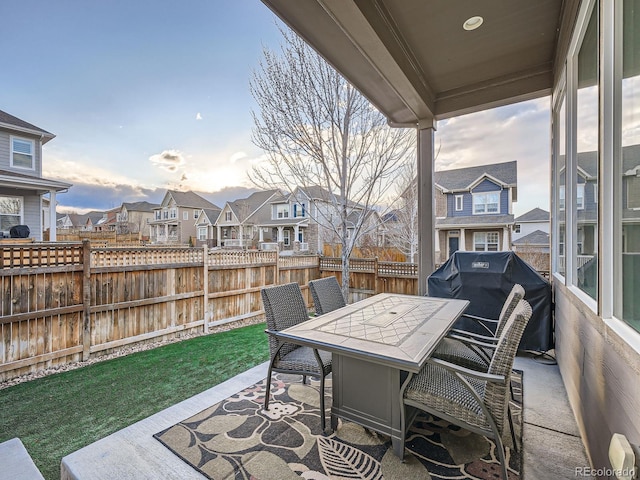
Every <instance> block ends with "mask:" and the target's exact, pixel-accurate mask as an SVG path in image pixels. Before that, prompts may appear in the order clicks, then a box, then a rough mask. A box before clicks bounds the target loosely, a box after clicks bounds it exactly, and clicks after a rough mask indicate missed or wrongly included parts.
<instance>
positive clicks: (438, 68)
mask: <svg viewBox="0 0 640 480" xmlns="http://www.w3.org/2000/svg"><path fill="white" fill-rule="evenodd" d="M262 1H263V3H265V4H266V5H267V6H268V7H269V8H271V9H272V10H273V11H274V12H275V13H276V14H277V15H278V17H279V18H280V19H282V21H283V22H285V23H286V24H287V25H288V26H290V27H291V28H292V29H293V30H294V31H296V32H297V33H298V34H299V35H300V36H301V37H302V38H305V39H308V40H309V42H310V43H311V45H312V47H313V48H314V49H315V50H316V51H318V52H319V54H320V55H322V56H323V57H324V58H325V59H327V60H328V61H329V63H330V64H331V65H334V66H335V67H336V68H337V69H338V71H339V72H340V73H341V74H342V75H343V76H344V77H345V78H347V79H348V80H349V81H350V83H351V84H352V85H354V86H355V88H357V89H358V90H360V91H361V92H363V93H364V94H365V95H366V96H367V98H369V100H370V101H371V102H372V103H373V104H374V105H375V106H376V107H377V108H378V110H379V111H381V112H382V113H383V114H384V115H385V116H386V117H387V120H388V123H389V124H390V125H393V126H402V127H407V126H412V127H415V128H416V129H417V135H416V137H417V139H416V145H417V147H418V148H417V152H418V153H417V157H418V158H417V163H418V165H419V168H418V176H419V181H418V185H419V187H420V188H419V189H418V190H419V191H418V209H419V211H420V212H421V215H420V218H419V222H418V228H419V231H420V234H419V244H420V247H419V249H418V251H419V257H418V278H419V280H418V293H419V294H424V293H425V292H426V288H427V282H426V279H427V277H428V276H429V275H430V273H431V272H432V271H433V268H434V263H435V260H436V257H435V253H436V252H435V249H434V246H435V245H434V238H433V236H432V232H433V230H434V227H435V226H436V225H435V220H434V216H433V211H434V208H433V207H434V205H433V202H434V191H435V190H437V186H436V185H435V182H434V178H433V165H434V151H435V148H434V144H435V128H436V126H437V123H438V121H439V120H444V119H450V118H454V117H456V116H459V115H464V114H469V113H473V112H481V111H483V110H487V109H489V108H494V107H499V106H505V105H510V104H515V103H517V102H520V101H523V100H531V99H534V98H537V99H540V100H539V102H544V100H542V99H543V98H548V99H549V102H548V108H549V110H550V112H551V135H550V149H549V150H550V152H551V159H550V166H551V198H550V200H551V201H550V205H551V209H550V210H551V240H552V241H551V257H552V274H551V276H552V285H553V291H554V292H553V293H554V295H553V298H554V310H555V311H554V314H555V316H554V320H555V321H554V326H555V342H556V348H555V355H556V358H557V363H558V367H559V369H560V372H561V374H562V381H563V383H564V385H563V386H564V388H565V389H566V392H567V394H568V398H569V402H570V405H571V407H572V411H573V412H574V414H575V417H576V421H577V426H578V429H579V433H580V436H581V440H582V442H580V440H578V441H577V442H576V443H573V441H574V439H572V438H571V437H570V436H569V435H564V436H563V437H562V439H561V440H560V438H558V437H555V439H554V441H558V440H560V441H559V442H558V443H557V444H558V445H562V446H565V447H566V446H569V450H571V449H572V448H581V444H584V446H585V447H586V451H587V455H588V459H589V462H588V465H585V467H587V468H585V470H588V471H591V472H612V471H613V470H612V469H611V468H612V460H611V459H610V458H611V457H610V455H609V453H610V450H609V446H610V445H611V440H612V436H613V434H619V435H622V436H625V437H626V438H627V439H628V441H629V442H630V443H631V445H639V444H640V416H639V415H638V414H637V413H638V411H639V410H640V396H639V395H638V384H639V383H638V375H639V372H638V365H640V264H639V263H640V261H639V260H638V259H640V248H639V247H640V245H637V244H636V243H635V239H636V238H638V237H637V232H638V227H639V222H637V221H636V220H635V217H634V215H635V214H636V213H637V210H634V209H635V208H640V205H638V203H637V202H638V198H636V197H635V195H636V192H637V191H638V189H636V184H637V183H638V181H637V172H638V170H636V169H635V168H633V167H631V168H625V162H626V158H627V155H628V154H627V153H626V152H627V151H628V150H627V149H628V147H630V146H637V145H640V135H638V133H639V130H638V116H637V112H638V111H640V95H638V85H640V68H639V65H640V61H639V60H638V59H639V58H640V53H639V52H640V44H639V43H638V40H637V39H638V37H639V35H640V9H639V8H638V2H637V1H636V0H616V1H610V0H538V1H535V2H531V1H525V0H518V1H514V2H437V5H435V2H425V1H422V0H405V1H402V2H391V1H386V0H380V1H376V2H362V1H357V0H341V1H340V2H326V1H323V0H307V1H305V2H291V1H288V0H262ZM483 18H484V19H485V20H487V21H484V22H483V21H482V19H483ZM465 19H468V20H467V21H465ZM488 19H490V21H488ZM474 28H477V30H473V29H474ZM527 118H530V117H527ZM531 118H532V117H531ZM525 121H526V120H525ZM532 122H533V120H532ZM532 125H533V123H532ZM531 141H536V140H535V139H534V138H531ZM590 151H595V152H597V153H596V156H597V158H598V162H597V164H596V165H595V166H596V167H597V168H596V169H595V170H592V171H589V170H588V169H585V170H587V172H588V173H589V176H590V177H593V178H592V179H591V182H593V183H592V188H591V190H592V191H593V192H594V193H595V192H597V194H596V195H595V196H594V200H595V199H596V198H597V210H596V214H595V218H594V220H595V222H592V223H590V226H589V228H591V229H593V230H594V232H593V236H592V238H593V239H594V242H593V249H592V250H593V252H594V256H593V257H592V259H591V260H590V265H589V266H588V269H589V270H590V271H591V272H592V273H591V274H590V278H591V279H595V280H596V281H597V282H598V283H597V285H596V287H597V288H587V284H586V283H585V273H586V272H585V268H584V267H585V265H581V264H580V262H577V261H576V260H577V257H578V255H579V252H581V253H582V254H583V255H584V254H585V252H587V251H588V250H589V248H590V246H587V243H588V242H589V237H591V235H592V233H588V232H586V231H584V232H583V234H582V235H579V234H578V232H579V228H580V226H581V225H579V221H580V216H581V210H584V208H582V209H581V208H580V201H579V198H578V196H579V195H580V194H581V192H580V190H581V188H582V187H579V185H580V184H581V183H584V180H581V179H580V175H579V172H580V169H581V168H583V167H582V166H581V162H580V155H581V154H582V153H583V152H590ZM565 169H566V176H565V172H564V171H565ZM541 170H543V169H541ZM634 175H635V177H636V178H634ZM596 185H597V187H596ZM585 188H587V189H588V187H585ZM586 194H587V192H585V196H586ZM583 202H584V203H585V205H586V197H585V199H584V200H583ZM636 205H638V206H636ZM587 220H590V219H589V218H588V216H587V215H585V224H586V221H587ZM630 239H631V241H629V240H630ZM507 245H508V243H507ZM438 250H439V248H438ZM594 274H595V275H594ZM553 390H556V391H557V390H562V387H560V388H555V387H554V388H553ZM544 435H552V438H553V436H554V432H553V431H551V430H546V431H545V433H544ZM617 438H619V437H617ZM614 454H615V455H613V456H615V457H616V458H618V459H622V458H625V459H628V460H631V458H629V457H631V455H629V454H628V453H625V454H622V452H621V450H620V449H618V450H617V451H614ZM631 461H632V460H631ZM616 465H620V463H616ZM629 470H632V469H631V468H630V469H629ZM618 472H619V470H618ZM615 473H616V472H614V474H615ZM586 475H589V473H587V474H586ZM629 475H632V474H629ZM629 475H628V476H629ZM567 476H569V475H568V472H567ZM603 476H607V475H606V473H605V474H604V475H603Z"/></svg>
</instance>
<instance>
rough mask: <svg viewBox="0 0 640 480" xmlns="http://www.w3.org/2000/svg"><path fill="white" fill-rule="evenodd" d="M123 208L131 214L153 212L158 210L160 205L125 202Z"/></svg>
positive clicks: (145, 202)
mask: <svg viewBox="0 0 640 480" xmlns="http://www.w3.org/2000/svg"><path fill="white" fill-rule="evenodd" d="M122 206H123V207H124V208H126V209H127V210H128V211H130V212H149V213H151V212H153V209H154V208H158V207H159V206H160V205H159V204H157V203H149V202H147V201H141V202H123V204H122Z"/></svg>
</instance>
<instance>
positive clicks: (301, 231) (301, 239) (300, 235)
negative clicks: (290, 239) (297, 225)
mask: <svg viewBox="0 0 640 480" xmlns="http://www.w3.org/2000/svg"><path fill="white" fill-rule="evenodd" d="M303 232H304V230H302V229H300V230H298V241H299V242H300V243H304V233H303Z"/></svg>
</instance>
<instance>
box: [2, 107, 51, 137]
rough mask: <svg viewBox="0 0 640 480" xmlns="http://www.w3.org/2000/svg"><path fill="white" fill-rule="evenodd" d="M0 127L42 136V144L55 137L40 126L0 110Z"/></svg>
mask: <svg viewBox="0 0 640 480" xmlns="http://www.w3.org/2000/svg"><path fill="white" fill-rule="evenodd" d="M0 127H3V128H7V129H9V130H15V131H18V132H24V133H31V134H32V135H38V136H42V144H43V145H44V144H45V143H47V142H48V141H49V140H51V139H52V138H54V137H55V135H54V134H53V133H50V132H47V131H46V130H43V129H42V128H40V127H36V126H35V125H33V124H31V123H29V122H25V121H24V120H21V119H19V118H18V117H14V116H13V115H11V114H10V113H7V112H3V111H2V110H0Z"/></svg>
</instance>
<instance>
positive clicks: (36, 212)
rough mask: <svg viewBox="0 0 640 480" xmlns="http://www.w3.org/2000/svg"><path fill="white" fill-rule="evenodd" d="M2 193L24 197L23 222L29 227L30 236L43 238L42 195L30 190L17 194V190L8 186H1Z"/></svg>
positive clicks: (0, 191)
mask: <svg viewBox="0 0 640 480" xmlns="http://www.w3.org/2000/svg"><path fill="white" fill-rule="evenodd" d="M0 195H10V196H15V197H21V198H22V201H23V205H22V215H23V216H22V224H23V225H27V226H28V227H29V231H30V233H29V237H31V238H34V239H36V240H42V227H41V225H40V223H41V218H42V217H41V215H42V207H41V203H40V202H41V200H40V195H38V194H36V192H33V191H28V190H27V191H25V190H20V191H18V193H17V194H16V190H14V189H6V188H0Z"/></svg>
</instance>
